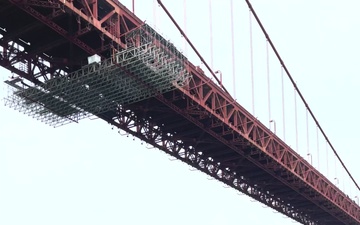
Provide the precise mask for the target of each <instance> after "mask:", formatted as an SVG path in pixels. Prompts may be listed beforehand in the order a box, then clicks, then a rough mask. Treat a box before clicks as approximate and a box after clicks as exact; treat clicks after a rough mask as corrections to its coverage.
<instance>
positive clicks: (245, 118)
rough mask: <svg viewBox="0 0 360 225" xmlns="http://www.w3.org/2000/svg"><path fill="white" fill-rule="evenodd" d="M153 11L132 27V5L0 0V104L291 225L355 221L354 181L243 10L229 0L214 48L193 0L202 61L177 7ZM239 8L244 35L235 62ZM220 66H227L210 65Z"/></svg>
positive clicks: (254, 18) (358, 212)
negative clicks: (1, 75)
mask: <svg viewBox="0 0 360 225" xmlns="http://www.w3.org/2000/svg"><path fill="white" fill-rule="evenodd" d="M153 4H154V7H156V8H154V9H153V21H152V22H146V21H145V22H144V20H143V19H141V18H140V17H137V16H136V14H137V13H136V9H137V7H135V6H136V5H135V3H134V1H133V2H132V4H130V5H131V6H132V7H128V8H127V7H125V5H124V4H122V2H121V1H120V2H117V1H113V0H93V1H80V0H79V1H67V0H65V1H62V0H50V1H49V0H46V1H44V0H1V1H0V35H1V39H0V41H1V55H0V65H1V66H2V67H4V68H6V69H7V70H8V71H10V72H11V73H12V76H11V77H10V79H8V80H6V81H5V83H6V84H7V86H8V87H9V88H10V90H11V93H10V94H9V96H7V97H6V98H5V104H6V105H7V106H9V107H11V108H14V109H16V110H18V111H21V112H24V113H25V114H27V115H29V116H32V117H34V118H35V119H38V120H40V121H42V122H44V123H46V124H48V125H50V126H54V127H59V126H63V125H66V126H68V125H67V124H70V123H80V124H79V125H78V126H81V121H82V120H83V119H86V118H100V119H102V120H104V121H105V122H106V123H108V124H109V125H111V126H112V127H114V128H117V129H119V133H122V134H124V136H129V135H130V136H131V137H134V138H137V139H140V140H142V141H143V142H144V143H146V144H147V145H149V146H152V147H155V148H156V149H159V150H162V151H164V152H166V153H167V154H169V155H171V156H172V157H174V158H175V159H177V160H180V161H182V162H184V163H186V164H188V165H190V166H191V167H194V168H196V169H197V170H199V171H202V172H204V173H206V174H207V175H209V176H210V177H212V178H214V179H217V180H218V181H220V182H223V183H224V184H225V185H227V186H229V187H232V188H233V189H235V190H237V191H239V192H240V193H243V194H245V195H247V196H250V197H251V198H252V199H254V200H256V201H258V202H261V203H262V204H264V205H266V206H267V207H269V208H272V209H273V210H275V211H277V212H280V213H281V214H284V215H285V216H287V217H289V218H291V219H293V220H295V221H297V222H299V223H301V224H359V223H360V207H359V199H358V197H357V196H358V195H357V194H356V193H359V190H358V188H359V187H358V186H357V183H356V180H355V178H354V177H353V176H352V175H351V171H349V170H348V169H347V167H346V165H345V163H344V162H343V161H342V160H341V157H340V156H339V154H338V153H337V151H336V149H335V147H334V146H333V145H332V143H331V142H330V140H329V138H328V137H327V136H326V133H325V130H324V129H322V127H321V124H320V123H319V122H318V120H317V118H316V117H315V116H316V115H315V114H314V113H313V112H312V110H311V108H310V107H309V105H308V104H307V101H306V99H305V98H304V96H303V95H302V93H301V90H299V88H298V86H297V84H296V82H295V81H294V79H293V77H292V76H291V74H290V72H289V70H290V69H288V68H287V67H286V64H285V63H284V61H283V59H282V58H281V55H280V54H279V52H278V51H277V50H276V46H275V45H274V43H273V42H272V40H271V39H270V36H269V34H268V33H267V31H266V27H265V26H264V25H263V24H262V22H261V20H260V19H259V17H261V15H257V14H256V11H255V10H256V9H254V8H253V7H252V5H251V4H250V2H249V1H244V2H241V4H242V5H241V6H240V4H239V2H236V3H233V1H230V5H229V6H230V7H229V11H230V13H229V17H230V19H229V24H230V28H229V30H230V36H231V38H228V39H229V41H226V43H223V42H221V43H219V42H217V39H216V37H217V36H216V34H215V31H216V29H217V27H216V24H217V25H218V26H219V24H218V22H217V21H215V19H213V18H214V16H213V14H215V13H216V10H214V9H215V8H216V3H215V2H213V1H208V2H206V3H205V2H203V4H204V6H206V7H204V8H206V9H207V10H209V13H208V17H207V18H206V20H207V22H208V23H207V24H209V25H207V26H208V28H207V29H208V31H207V32H209V35H208V36H209V38H208V39H209V46H206V48H207V51H205V54H203V52H204V51H199V50H198V46H199V45H201V43H199V42H198V43H196V44H194V43H195V42H194V43H193V42H192V37H191V35H190V34H189V35H188V33H192V32H191V30H190V25H189V22H188V21H186V18H187V16H186V14H189V13H190V12H189V7H187V5H189V4H190V3H189V2H186V1H184V3H183V9H184V10H181V12H183V14H184V15H182V17H181V16H180V17H181V18H182V19H183V21H179V19H177V18H179V15H177V14H176V12H179V10H174V8H171V3H167V4H163V3H162V1H158V2H153ZM158 4H159V5H158ZM238 4H239V5H238ZM168 5H169V8H167V6H168ZM239 7H242V9H243V10H244V12H247V13H244V14H243V15H245V16H244V17H242V18H241V19H242V21H245V22H244V23H246V25H247V26H246V29H247V33H248V36H247V38H243V39H245V40H246V41H244V43H246V47H243V48H241V49H246V52H247V54H242V55H241V56H239V52H238V51H236V47H237V44H238V38H237V35H238V34H239V32H240V31H239V30H237V27H241V26H240V25H238V24H237V22H238V21H239V18H236V17H237V16H238V14H237V11H236V9H237V8H239ZM161 13H163V15H162V18H160V16H159V15H160V14H161ZM164 18H167V19H168V21H167V22H168V25H167V26H166V27H168V32H169V33H176V34H177V35H178V36H174V37H172V38H171V40H170V39H169V38H167V36H166V35H167V34H166V33H165V34H162V33H161V31H160V30H158V28H157V27H156V26H157V25H159V23H160V22H161V23H166V22H164V20H165V19H164ZM199 19H200V18H199ZM151 23H152V24H151ZM221 25H222V24H221V23H220V26H221ZM163 26H165V25H163ZM219 29H220V28H219ZM269 33H271V31H269ZM257 39H262V40H263V42H262V44H263V47H264V48H262V49H258V45H257V43H258V42H257ZM179 43H180V44H179ZM179 45H180V46H179ZM219 45H223V47H224V49H225V50H226V51H224V52H223V53H222V54H220V57H219V56H216V54H215V52H216V47H217V46H219ZM200 47H201V46H200ZM244 52H245V51H244ZM258 52H262V53H263V55H262V56H263V59H262V63H263V64H260V66H261V69H259V65H258V64H257V62H258V61H259V58H257V57H258V56H257V53H258ZM217 57H218V58H217ZM221 58H224V59H223V60H226V61H227V67H228V68H218V69H214V68H216V66H217V61H218V60H221ZM239 58H241V59H242V62H241V63H238V60H239ZM239 64H240V66H241V67H246V68H247V69H246V70H245V71H242V73H247V74H249V76H248V77H247V78H241V77H239V76H237V74H238V73H240V71H241V68H240V69H239V68H238V67H237V65H239ZM274 64H276V65H277V67H278V70H277V71H276V73H277V75H278V76H277V77H274V75H273V74H274V73H275V72H273V70H272V66H273V65H274ZM229 68H231V69H229ZM259 74H262V75H261V76H262V77H260V75H259ZM231 75H232V76H231ZM289 78H290V79H289ZM258 80H261V81H260V82H259V83H260V84H258V83H257V81H258ZM264 81H265V82H264ZM275 83H276V84H275ZM228 87H230V89H228ZM229 90H231V91H229ZM244 92H246V93H250V94H247V95H246V96H244V95H243V94H242V95H240V93H244ZM257 92H264V94H263V95H262V98H261V99H260V100H259V97H258V98H257V97H256V96H257ZM289 96H291V97H289ZM290 114H291V115H290ZM289 121H292V122H291V124H289ZM302 131H305V132H302ZM301 132H302V133H301ZM300 133H301V134H300ZM311 149H315V150H311ZM321 149H326V155H327V156H326V160H322V159H323V156H322V155H321V154H320V150H321ZM329 155H330V156H329ZM340 155H341V154H340ZM321 161H323V162H321ZM325 161H326V162H325ZM329 162H330V163H334V164H333V165H335V167H338V168H339V169H337V170H336V168H335V169H334V170H333V171H332V170H331V169H332V167H333V166H332V165H329ZM330 170H331V171H330ZM339 173H341V176H342V177H341V182H342V183H340V182H339V180H340V178H339V177H340V175H339ZM224 191H225V190H224ZM354 193H355V194H354Z"/></svg>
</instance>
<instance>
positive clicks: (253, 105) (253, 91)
mask: <svg viewBox="0 0 360 225" xmlns="http://www.w3.org/2000/svg"><path fill="white" fill-rule="evenodd" d="M251 17H252V13H251V10H250V11H249V25H250V71H251V72H250V73H251V99H252V114H253V115H254V116H255V90H254V56H253V38H252V20H251Z"/></svg>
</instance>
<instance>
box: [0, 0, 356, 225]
mask: <svg viewBox="0 0 360 225" xmlns="http://www.w3.org/2000/svg"><path fill="white" fill-rule="evenodd" d="M8 2H12V3H13V4H14V5H16V6H17V7H18V8H21V9H22V10H23V11H25V12H26V13H27V14H29V15H31V16H32V17H34V18H36V19H37V20H38V21H41V23H42V24H45V25H46V26H47V27H49V28H50V29H52V30H53V31H55V32H56V33H57V34H58V35H59V36H61V37H62V38H63V40H59V41H55V42H56V43H50V42H49V43H47V44H46V45H42V46H38V47H37V49H36V51H33V52H31V51H26V50H25V49H24V48H25V47H26V46H25V45H24V44H23V43H21V41H19V39H18V38H19V37H20V36H21V35H22V32H25V31H26V30H28V31H29V30H30V31H31V29H30V28H32V25H31V24H30V25H29V26H28V27H24V28H23V27H21V29H20V28H19V33H18V34H17V33H16V32H15V33H12V34H8V33H7V32H6V31H5V30H2V29H0V34H2V35H3V38H1V39H0V45H1V46H2V49H1V53H0V63H1V66H3V67H5V68H7V69H9V70H10V71H12V72H14V73H16V74H18V75H20V76H21V77H23V78H26V79H27V80H29V81H31V82H33V83H35V84H37V85H40V86H41V83H42V82H43V83H46V81H48V80H50V79H52V78H54V77H57V76H63V75H66V74H67V73H70V72H72V71H70V70H69V68H70V65H71V63H73V62H70V61H69V59H67V58H59V59H56V58H55V57H54V56H52V55H51V56H49V55H48V54H41V53H43V52H48V50H49V49H50V48H51V46H53V45H59V44H60V43H62V42H63V41H64V40H65V41H66V42H70V43H73V44H75V45H76V46H77V47H78V48H79V49H81V51H83V52H85V53H86V54H87V55H86V56H88V55H92V54H94V53H98V54H100V53H101V55H102V56H103V58H106V57H104V50H108V49H112V48H113V49H116V50H121V49H124V48H127V43H128V44H129V47H130V46H132V47H135V46H140V45H141V43H143V41H142V40H143V39H145V40H146V37H147V36H146V35H143V36H141V35H140V36H139V35H138V37H140V38H138V39H134V38H129V39H128V40H126V38H125V35H124V34H125V33H129V31H130V30H132V29H133V28H134V27H139V26H140V25H141V24H142V22H141V21H140V20H139V19H138V18H137V17H136V16H135V15H133V14H131V13H130V12H129V11H128V10H127V9H126V8H125V7H124V6H123V5H121V4H120V3H115V1H112V0H91V1H82V0H73V1H68V0H65V1H62V0H8ZM0 4H3V3H0ZM9 7H10V6H9ZM101 9H106V10H101ZM0 11H2V9H0ZM2 12H3V11H2ZM69 14H71V15H74V16H75V17H76V21H77V22H78V28H77V29H75V30H74V31H73V32H72V33H70V32H68V31H67V30H66V27H62V26H60V25H59V24H57V23H56V22H54V21H55V19H56V18H60V17H61V16H64V15H69ZM35 26H36V24H35ZM0 28H1V27H0ZM94 30H95V31H98V32H99V33H98V34H97V35H98V36H99V38H100V44H99V45H98V46H96V47H94V46H90V44H91V42H89V41H87V40H86V38H82V35H88V34H89V33H91V32H93V31H94ZM137 32H140V33H143V34H147V33H149V32H150V33H151V30H147V29H145V31H137ZM133 34H134V33H133ZM128 37H131V36H128ZM25 41H26V40H25ZM19 46H20V47H19ZM21 46H24V47H21ZM156 46H157V48H161V47H162V46H167V43H165V44H164V43H163V42H162V41H158V42H156ZM164 49H167V47H164ZM166 51H167V50H166ZM149 68H150V66H149ZM187 69H188V71H190V72H191V75H192V79H191V81H190V83H189V84H188V85H185V86H184V87H182V88H181V87H180V86H179V87H178V89H177V90H176V91H173V93H175V92H180V93H181V96H180V97H179V95H168V93H164V94H163V95H157V96H156V98H157V99H158V100H159V101H160V102H162V103H163V104H164V105H166V106H167V107H168V108H169V110H171V111H174V112H177V113H178V115H181V116H182V117H184V118H186V119H187V120H188V121H190V122H191V123H193V124H195V125H196V126H197V127H199V128H201V129H202V130H204V131H205V132H206V133H208V134H211V136H212V137H214V139H215V140H217V141H218V142H219V143H222V144H224V145H226V146H227V147H228V148H229V149H231V150H232V151H233V152H236V153H237V154H239V155H241V156H242V157H246V158H247V159H248V160H249V161H251V162H252V163H253V164H255V165H257V166H258V167H259V168H262V169H263V170H264V171H267V173H268V174H271V176H272V177H273V178H274V179H276V180H279V181H281V182H282V183H283V186H286V187H290V188H291V189H292V190H293V193H295V194H298V196H300V197H301V196H302V197H303V198H306V199H307V200H308V201H309V202H312V203H313V205H315V206H316V207H318V208H320V209H322V212H326V215H331V216H332V217H331V218H332V220H324V219H319V220H316V219H314V218H316V215H314V214H312V213H311V212H310V211H308V210H304V211H303V212H301V210H299V209H296V208H292V205H295V203H294V204H292V201H294V202H295V198H296V196H295V197H293V198H294V199H293V200H289V201H288V202H285V199H279V198H278V197H276V196H277V195H275V194H273V193H268V192H266V191H263V189H261V190H260V188H259V187H258V186H257V184H255V183H254V182H251V179H248V180H247V179H244V178H245V177H246V176H245V175H249V174H244V175H242V174H237V173H233V171H232V170H231V167H229V166H226V165H225V164H219V162H216V161H214V158H209V157H207V156H205V155H202V153H201V152H199V151H197V147H196V144H193V145H186V146H185V145H184V144H183V143H184V142H182V141H178V140H174V139H173V138H171V135H172V134H171V132H170V133H169V132H162V130H161V129H160V128H159V127H160V126H158V125H156V122H154V123H152V121H151V119H149V118H148V119H145V118H143V117H141V116H140V115H136V114H134V113H133V112H132V111H131V110H128V109H126V110H125V108H119V111H118V112H119V115H118V116H114V117H111V118H109V117H107V114H106V113H104V114H99V115H98V116H99V117H100V118H103V119H104V120H106V121H108V122H111V123H112V124H114V125H117V126H119V128H121V129H123V130H126V131H127V132H129V133H132V134H133V135H135V136H137V137H139V138H142V139H143V140H145V141H147V142H149V143H152V144H153V145H154V146H156V147H158V148H159V149H162V150H164V151H166V152H168V153H169V154H172V155H173V156H175V157H177V158H179V159H181V160H183V161H185V162H186V163H188V164H191V165H192V166H194V167H196V168H197V169H199V170H201V171H203V172H206V173H208V174H210V175H211V176H213V177H216V178H217V179H218V180H221V181H223V182H225V183H227V184H228V185H230V186H232V187H234V188H236V189H238V190H240V191H242V192H244V193H245V194H248V195H250V196H252V197H253V198H255V199H257V200H258V201H260V202H263V203H264V204H266V205H268V206H270V207H272V208H274V209H276V210H278V211H279V212H282V213H284V214H285V215H287V216H289V217H291V218H294V219H295V220H297V221H299V222H301V223H303V224H359V223H360V210H359V206H357V205H356V204H355V203H354V202H353V201H352V200H351V199H349V198H348V197H346V196H345V194H344V193H343V192H341V191H340V190H339V189H338V188H337V187H336V186H335V185H333V184H332V183H331V182H330V181H328V180H327V179H326V178H325V177H324V176H322V175H321V174H320V173H319V172H318V171H316V170H315V169H314V168H313V167H312V166H311V165H310V164H308V163H307V162H306V161H305V160H304V159H302V158H301V157H300V156H299V155H298V154H296V153H295V152H294V151H293V150H292V149H291V148H290V147H289V146H287V145H286V144H285V143H283V142H282V141H281V140H280V139H279V138H278V137H276V135H275V134H273V133H272V132H271V131H269V130H268V129H267V128H266V127H265V126H263V125H262V124H261V123H260V122H259V121H257V120H256V119H255V118H254V117H253V116H252V115H251V114H250V113H248V112H247V111H246V110H245V109H243V108H242V107H241V106H240V105H239V104H237V103H236V102H235V101H234V100H233V99H232V98H231V97H230V96H228V95H226V94H225V93H224V92H223V90H221V89H220V88H219V87H218V86H217V85H215V84H214V83H213V82H212V81H211V80H210V79H208V78H206V76H205V75H204V74H203V73H202V72H199V71H198V70H197V69H196V67H194V66H192V65H191V64H190V63H189V64H188V68H187ZM127 70H131V69H129V68H127ZM132 72H135V71H132ZM40 78H41V79H40ZM174 85H176V84H174ZM145 87H146V85H145ZM29 91H30V90H29ZM169 96H170V97H169ZM174 96H176V99H178V98H181V99H184V100H185V101H186V102H187V104H186V105H185V106H184V105H175V101H176V99H175V97H174ZM167 129H168V130H169V129H170V128H167ZM169 135H170V136H169ZM173 135H175V134H173ZM249 173H251V172H249ZM304 207H306V206H304ZM304 207H302V208H304ZM300 208H301V207H300ZM339 221H341V223H340V222H339Z"/></svg>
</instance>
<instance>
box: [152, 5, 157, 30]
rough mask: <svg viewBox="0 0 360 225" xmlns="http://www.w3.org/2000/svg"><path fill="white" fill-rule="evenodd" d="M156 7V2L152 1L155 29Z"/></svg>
mask: <svg viewBox="0 0 360 225" xmlns="http://www.w3.org/2000/svg"><path fill="white" fill-rule="evenodd" d="M156 5H157V3H156V0H153V23H154V26H155V27H157V18H156Z"/></svg>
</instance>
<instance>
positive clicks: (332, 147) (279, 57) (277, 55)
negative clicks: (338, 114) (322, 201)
mask: <svg viewBox="0 0 360 225" xmlns="http://www.w3.org/2000/svg"><path fill="white" fill-rule="evenodd" d="M245 1H246V3H247V5H248V7H249V9H250V11H251V12H252V13H253V15H254V17H255V19H256V21H257V23H258V24H259V26H260V28H261V30H262V32H263V33H264V35H265V37H266V39H267V40H268V41H269V44H270V45H271V48H272V49H273V51H274V53H275V55H276V57H277V58H278V60H279V62H280V64H281V65H282V66H283V68H284V70H285V72H286V74H287V76H288V78H289V79H290V81H291V83H292V85H293V86H294V88H295V90H296V91H297V93H298V94H299V96H300V98H301V100H302V102H303V103H304V105H305V107H306V108H307V109H308V110H309V113H310V115H311V117H312V118H313V120H314V122H315V123H316V125H317V126H318V127H319V129H320V131H321V133H322V135H323V136H324V138H325V140H326V141H327V143H328V144H329V146H330V148H331V150H332V151H333V153H334V154H335V156H336V157H337V159H338V160H339V162H340V163H341V165H342V167H343V168H344V169H345V171H346V172H347V174H348V175H349V177H350V178H351V180H352V181H353V182H354V184H355V186H356V187H357V189H358V190H360V186H359V185H358V183H357V182H356V180H355V179H354V177H353V176H352V175H351V173H350V171H349V170H348V168H347V167H346V166H345V163H344V162H343V161H342V159H341V158H340V156H339V154H338V153H337V151H336V150H335V147H334V146H333V145H332V144H331V142H330V140H329V138H328V137H327V135H326V134H325V131H324V130H323V129H322V127H321V126H320V123H319V121H318V120H317V119H316V117H315V115H314V113H313V112H312V110H311V109H310V107H309V105H308V103H307V102H306V100H305V98H304V96H303V95H302V93H301V92H300V90H299V88H298V87H297V85H296V83H295V81H294V79H293V78H292V76H291V74H290V72H289V70H288V69H287V67H286V66H285V63H284V61H283V60H282V58H281V56H280V54H279V52H278V51H277V49H276V48H275V45H274V44H273V42H272V41H271V39H270V37H269V34H268V33H267V32H266V30H265V28H264V26H263V24H262V23H261V21H260V19H259V17H258V16H257V14H256V12H255V10H254V8H253V7H252V5H251V3H250V1H249V0H245Z"/></svg>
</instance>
